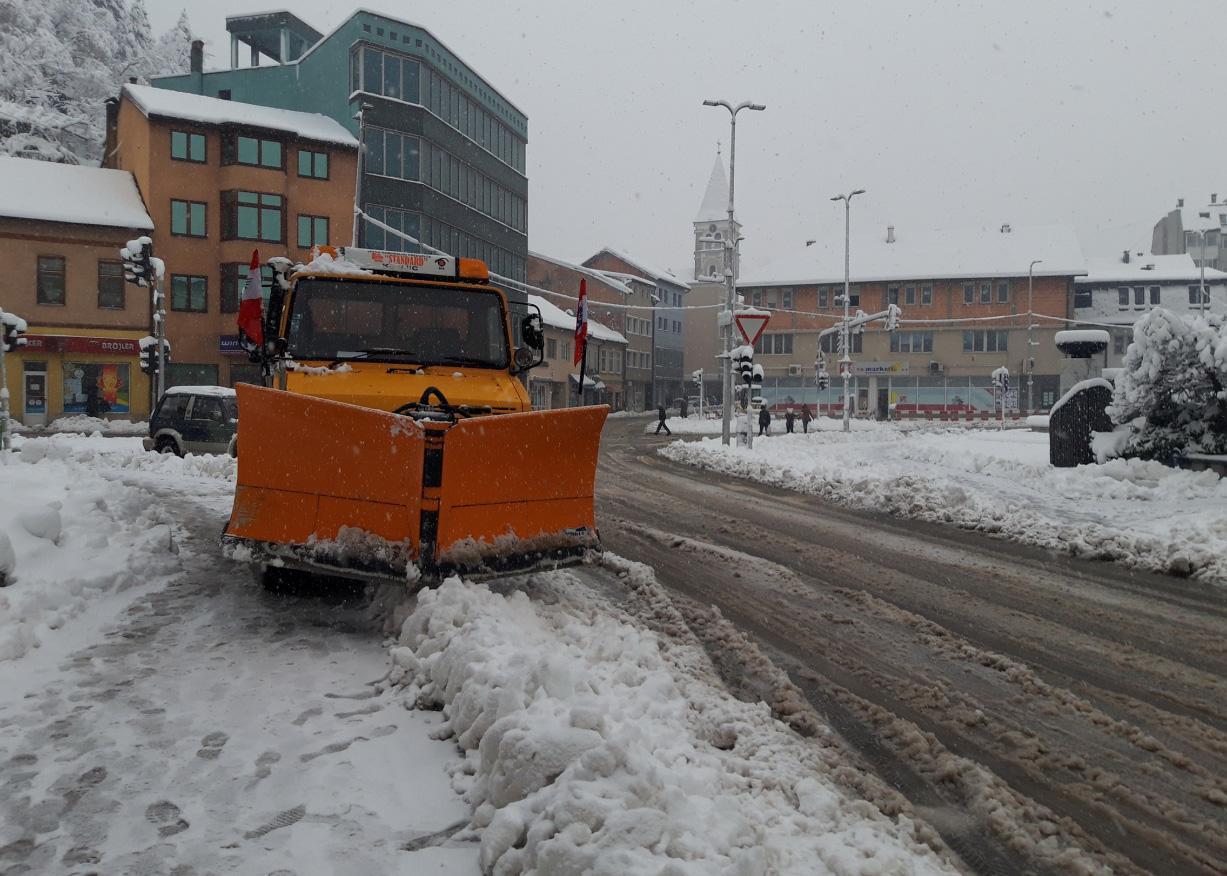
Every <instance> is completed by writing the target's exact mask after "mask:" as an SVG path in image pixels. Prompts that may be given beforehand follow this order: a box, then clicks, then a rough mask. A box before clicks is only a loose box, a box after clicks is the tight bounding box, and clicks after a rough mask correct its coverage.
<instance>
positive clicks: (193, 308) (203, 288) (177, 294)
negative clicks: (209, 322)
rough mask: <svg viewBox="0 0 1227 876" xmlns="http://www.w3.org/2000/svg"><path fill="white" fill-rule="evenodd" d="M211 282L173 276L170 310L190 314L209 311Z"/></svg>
mask: <svg viewBox="0 0 1227 876" xmlns="http://www.w3.org/2000/svg"><path fill="white" fill-rule="evenodd" d="M208 288H209V280H208V278H207V277H195V276H190V275H187V274H172V275H171V278H170V309H171V310H184V311H187V312H189V313H205V312H206V311H207V310H208V295H207V290H208Z"/></svg>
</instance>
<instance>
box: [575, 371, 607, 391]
mask: <svg viewBox="0 0 1227 876" xmlns="http://www.w3.org/2000/svg"><path fill="white" fill-rule="evenodd" d="M571 382H572V383H579V375H578V374H572V375H571ZM604 388H605V383H604V382H603V381H601V380H594V379H592V378H591V377H589V376H588V375H586V374H585V375H584V389H595V390H597V391H600V390H602V389H604Z"/></svg>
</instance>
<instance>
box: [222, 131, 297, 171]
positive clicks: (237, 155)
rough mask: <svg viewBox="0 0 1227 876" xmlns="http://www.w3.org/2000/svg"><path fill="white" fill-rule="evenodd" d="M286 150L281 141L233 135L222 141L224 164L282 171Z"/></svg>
mask: <svg viewBox="0 0 1227 876" xmlns="http://www.w3.org/2000/svg"><path fill="white" fill-rule="evenodd" d="M284 152H285V149H284V148H283V147H282V145H281V141H280V140H270V139H267V138H265V137H248V136H245V135H243V134H231V135H230V136H228V137H226V139H224V140H223V141H222V164H246V165H250V166H251V167H268V168H272V169H274V170H282V169H284V167H285V164H284V163H283V160H284Z"/></svg>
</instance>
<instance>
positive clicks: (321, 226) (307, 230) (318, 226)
mask: <svg viewBox="0 0 1227 876" xmlns="http://www.w3.org/2000/svg"><path fill="white" fill-rule="evenodd" d="M327 243H328V217H327V216H303V215H301V214H300V215H299V217H298V245H299V246H301V247H302V248H303V249H307V248H309V247H311V246H316V245H318V246H324V245H326V244H327Z"/></svg>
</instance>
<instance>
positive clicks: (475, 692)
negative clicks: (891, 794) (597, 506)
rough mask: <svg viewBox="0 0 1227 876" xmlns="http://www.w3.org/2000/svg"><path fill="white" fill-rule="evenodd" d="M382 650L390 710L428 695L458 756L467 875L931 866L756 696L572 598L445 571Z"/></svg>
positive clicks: (901, 828) (905, 827) (907, 827)
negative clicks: (396, 694)
mask: <svg viewBox="0 0 1227 876" xmlns="http://www.w3.org/2000/svg"><path fill="white" fill-rule="evenodd" d="M553 575H555V576H559V578H558V580H560V582H561V583H562V584H563V585H564V586H566V585H567V582H568V580H569V581H570V582H571V584H573V585H574V586H576V587H580V588H582V584H580V582H579V581H578V580H577V579H575V578H574V577H573V576H570V575H569V573H565V572H559V573H553ZM570 592H571V591H568V593H570ZM683 650H690V649H683ZM392 659H393V662H394V668H393V671H392V675H391V677H390V680H391V681H392V682H393V683H397V684H402V685H404V688H405V702H406V705H408V706H414V705H422V706H434V707H439V706H441V707H442V708H443V715H444V718H445V724H444V727H445V731H444V732H445V733H446V734H450V735H454V737H455V739H456V742H457V744H458V745H459V746H460V748H461V749H462V750H463V752H464V759H463V760H462V761H461V762H459V764H458V765H457V767H456V769H455V771H454V773H453V782H454V784H455V786H456V788H457V790H459V791H461V792H462V793H464V794H465V796H466V797H467V799H468V801H469V803H470V805H472V807H473V818H472V824H471V826H472V828H474V829H476V830H478V831H480V838H481V865H482V870H483V872H485V873H497V874H518V873H525V872H536V873H542V874H545V873H549V874H564V873H575V874H578V873H608V874H615V873H617V874H649V873H650V874H670V876H685V874H695V876H698V874H705V876H706V874H712V873H745V874H751V873H753V874H759V873H777V874H810V873H814V872H816V871H818V870H821V869H824V868H825V870H828V871H829V872H832V873H839V874H853V873H900V874H903V873H909V874H912V873H939V872H948V870H947V869H946V867H945V865H944V864H943V863H942V862H941V861H940V860H939V859H938V857H937V856H936V855H935V854H934V853H933V852H932V850H930V849H929V848H928V847H927V846H924V845H922V844H920V843H919V842H918V841H916V840H915V839H914V838H913V831H912V823H911V821H910V820H909V819H907V818H906V817H902V816H901V817H899V818H898V819H897V820H891V819H889V818H887V817H886V816H884V815H882V814H881V813H880V812H879V811H878V810H876V809H874V807H873V806H872V805H870V804H869V803H867V802H865V801H863V800H854V799H850V798H848V797H847V796H845V794H844V792H843V791H841V790H840V789H839V788H838V787H837V786H836V784H835V782H834V781H833V780H832V779H831V778H830V776H829V774H828V768H826V767H824V766H823V765H822V762H821V760H820V759H819V758H818V756H817V754H816V753H815V750H814V748H813V747H812V746H809V745H808V744H807V743H806V742H805V741H804V740H802V739H801V738H800V737H798V736H797V735H796V734H795V733H793V732H792V731H791V730H789V729H787V728H786V727H785V726H784V725H783V724H782V723H780V722H779V721H777V720H775V719H774V718H772V717H771V715H770V712H769V710H768V708H767V707H766V706H765V705H763V704H761V703H759V704H748V703H743V702H740V701H738V700H736V699H734V698H732V697H731V696H730V695H729V694H727V693H726V692H724V691H723V690H721V689H719V688H718V687H717V686H716V685H714V684H713V683H711V682H709V681H707V680H705V679H704V678H701V677H696V675H695V673H694V672H693V671H685V669H684V668H683V667H682V666H680V665H678V663H677V662H675V661H674V660H673V659H672V658H671V657H670V656H669V655H668V654H666V652H665V651H664V650H662V648H661V645H660V642H659V640H658V638H657V636H656V634H654V633H651V632H648V631H646V630H643V629H640V628H638V627H635V626H632V625H630V624H627V623H623V622H621V621H619V620H616V619H614V618H612V617H611V616H609V615H608V614H606V613H604V612H602V611H601V610H599V609H597V608H596V607H594V606H591V605H588V606H585V604H584V602H583V601H582V600H575V599H570V598H568V599H567V600H558V601H556V602H553V603H552V604H545V603H543V602H541V601H533V600H530V599H529V598H528V597H527V596H525V595H524V594H523V593H522V592H513V593H511V594H510V595H507V596H503V595H499V594H497V593H493V592H491V591H490V590H489V589H487V588H485V587H480V586H474V585H470V584H467V583H465V582H462V581H460V580H459V579H456V578H452V579H449V580H448V581H446V582H444V584H443V585H442V586H441V587H440V588H439V589H437V590H428V591H424V592H422V593H421V594H420V595H419V597H418V600H417V603H416V606H415V607H414V610H413V612H412V614H411V615H410V616H409V617H408V618H407V619H406V620H405V622H404V624H403V627H402V631H401V635H400V640H399V644H398V645H397V646H396V647H394V648H393V650H392Z"/></svg>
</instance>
